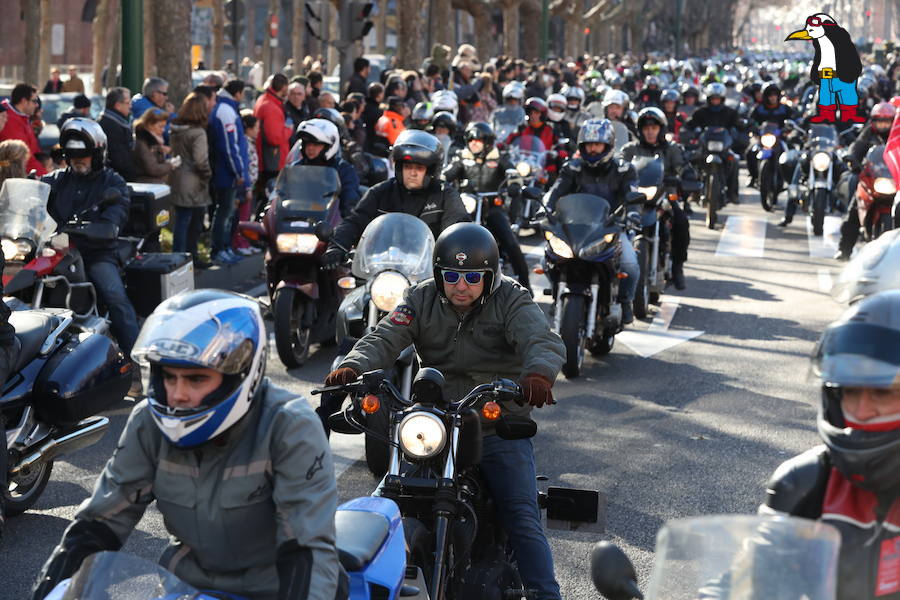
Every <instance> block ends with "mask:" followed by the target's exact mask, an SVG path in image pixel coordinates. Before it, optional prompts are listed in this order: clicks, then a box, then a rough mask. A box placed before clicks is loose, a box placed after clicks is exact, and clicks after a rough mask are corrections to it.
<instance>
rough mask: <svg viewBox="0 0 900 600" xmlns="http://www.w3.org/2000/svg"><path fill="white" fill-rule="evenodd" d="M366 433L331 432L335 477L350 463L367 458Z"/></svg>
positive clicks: (330, 439)
mask: <svg viewBox="0 0 900 600" xmlns="http://www.w3.org/2000/svg"><path fill="white" fill-rule="evenodd" d="M365 437H366V436H365V435H364V434H362V433H360V434H357V435H349V434H345V433H334V432H333V431H332V432H331V437H330V438H329V441H330V442H331V456H332V458H333V459H334V477H335V479H337V478H338V477H340V476H341V474H342V473H343V472H344V471H346V470H347V469H348V468H349V467H350V465H352V464H353V463H355V462H356V461H358V460H360V459H362V458H365V454H366V442H365Z"/></svg>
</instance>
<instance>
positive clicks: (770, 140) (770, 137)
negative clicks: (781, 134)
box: [759, 133, 778, 148]
mask: <svg viewBox="0 0 900 600" xmlns="http://www.w3.org/2000/svg"><path fill="white" fill-rule="evenodd" d="M777 141H778V138H777V137H775V134H774V133H764V134H763V135H762V137H761V138H759V143H760V144H762V145H763V148H771V147H772V146H774V145H775V142H777Z"/></svg>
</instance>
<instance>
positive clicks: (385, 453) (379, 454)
mask: <svg viewBox="0 0 900 600" xmlns="http://www.w3.org/2000/svg"><path fill="white" fill-rule="evenodd" d="M366 424H367V425H368V426H369V427H370V428H372V429H374V430H375V431H378V432H379V433H381V434H383V435H385V436H387V435H388V429H389V427H390V414H389V412H388V409H387V407H384V406H382V410H379V411H378V412H376V413H374V414H371V415H367V416H366ZM365 436H366V439H365V445H366V466H367V467H368V468H369V471H370V472H371V473H372V475H374V476H375V477H378V478H381V477H384V474H385V473H387V470H388V462H389V459H390V446H388V444H387V442H384V441H382V440H379V439H377V438H375V437H374V436H371V435H369V434H368V433H367V434H365Z"/></svg>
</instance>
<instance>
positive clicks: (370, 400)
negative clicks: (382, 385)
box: [359, 394, 381, 415]
mask: <svg viewBox="0 0 900 600" xmlns="http://www.w3.org/2000/svg"><path fill="white" fill-rule="evenodd" d="M359 406H360V408H362V409H363V412H364V413H366V414H367V415H371V414H372V413H377V412H378V409H379V408H381V400H379V399H378V396H376V395H375V394H366V395H365V396H363V399H362V402H361V403H360V405H359Z"/></svg>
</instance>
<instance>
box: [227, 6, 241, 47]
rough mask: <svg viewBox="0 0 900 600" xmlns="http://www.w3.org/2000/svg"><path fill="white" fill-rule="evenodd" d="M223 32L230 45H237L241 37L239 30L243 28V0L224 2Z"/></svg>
mask: <svg viewBox="0 0 900 600" xmlns="http://www.w3.org/2000/svg"><path fill="white" fill-rule="evenodd" d="M225 19H226V20H227V21H228V22H227V23H225V32H226V35H227V36H228V39H230V40H231V45H232V46H237V44H238V42H239V41H240V39H241V31H243V29H244V2H243V0H228V1H227V2H226V3H225Z"/></svg>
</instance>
